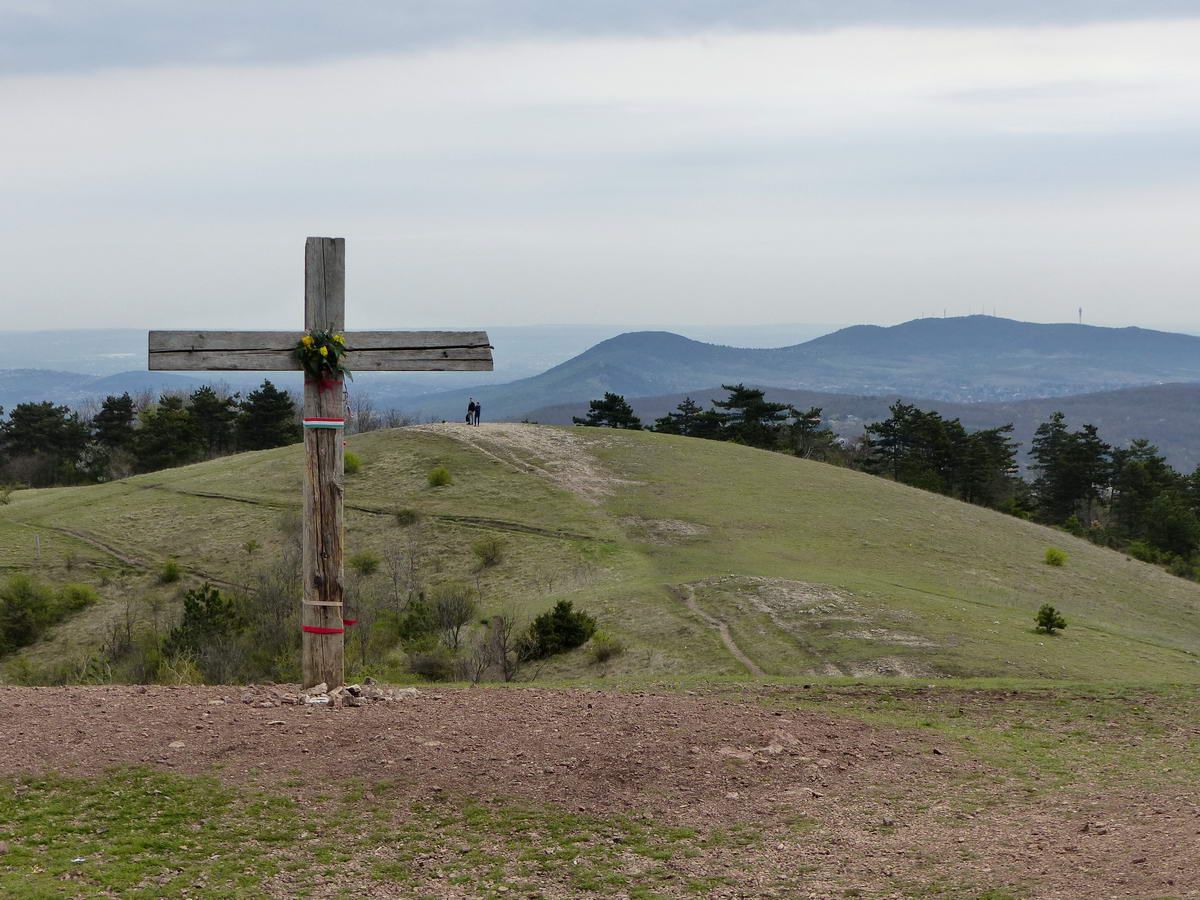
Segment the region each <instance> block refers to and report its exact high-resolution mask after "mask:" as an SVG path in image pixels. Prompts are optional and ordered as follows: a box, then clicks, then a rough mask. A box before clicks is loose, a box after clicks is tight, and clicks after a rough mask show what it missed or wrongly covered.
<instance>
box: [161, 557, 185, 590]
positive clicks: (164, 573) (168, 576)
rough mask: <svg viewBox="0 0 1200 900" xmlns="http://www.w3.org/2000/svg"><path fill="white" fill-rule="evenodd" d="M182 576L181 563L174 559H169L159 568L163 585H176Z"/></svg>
mask: <svg viewBox="0 0 1200 900" xmlns="http://www.w3.org/2000/svg"><path fill="white" fill-rule="evenodd" d="M182 575H183V570H182V569H181V568H179V563H178V562H176V561H175V560H173V559H168V560H167V561H166V562H165V563H163V564H162V565H161V566H159V567H158V580H159V581H160V582H161V583H162V584H174V583H175V582H176V581H178V580H179V579H180V577H181V576H182Z"/></svg>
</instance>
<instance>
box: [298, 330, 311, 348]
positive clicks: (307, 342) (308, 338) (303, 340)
mask: <svg viewBox="0 0 1200 900" xmlns="http://www.w3.org/2000/svg"><path fill="white" fill-rule="evenodd" d="M300 343H302V344H303V345H304V346H305V347H308V348H309V349H310V350H311V349H312V345H313V339H312V335H310V334H306V335H305V336H304V337H302V338H300Z"/></svg>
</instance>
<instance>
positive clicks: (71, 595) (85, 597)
mask: <svg viewBox="0 0 1200 900" xmlns="http://www.w3.org/2000/svg"><path fill="white" fill-rule="evenodd" d="M99 599H100V598H99V596H97V594H96V591H95V589H94V588H92V587H89V586H88V585H86V584H66V585H63V587H62V590H60V591H59V592H58V609H59V611H60V612H61V614H62V615H66V614H67V613H73V612H78V611H79V610H81V609H83V608H84V607H85V606H91V605H92V604H94V603H96V602H97V601H98V600H99Z"/></svg>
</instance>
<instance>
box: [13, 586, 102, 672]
mask: <svg viewBox="0 0 1200 900" xmlns="http://www.w3.org/2000/svg"><path fill="white" fill-rule="evenodd" d="M97 599H98V598H97V596H96V592H95V591H94V590H93V589H92V588H90V587H88V586H87V585H83V584H68V585H65V586H64V587H63V588H61V589H60V590H58V591H54V590H53V589H51V588H50V587H48V586H47V585H44V584H40V583H39V582H36V581H34V580H33V579H32V578H30V577H29V576H28V575H24V574H20V575H13V576H11V577H10V578H9V579H8V580H7V581H5V582H4V583H3V584H2V585H0V656H3V655H4V654H6V653H10V652H12V651H13V650H17V649H19V648H21V647H25V646H27V645H29V644H32V643H33V642H34V641H36V640H38V638H40V637H41V636H42V635H43V634H44V633H45V632H46V630H47V629H48V628H50V626H52V625H55V624H57V623H58V622H60V621H62V620H63V619H64V618H66V617H67V616H69V615H70V614H71V613H74V612H77V611H79V610H81V609H83V608H84V607H85V606H90V605H91V604H93V603H95V602H96V600H97Z"/></svg>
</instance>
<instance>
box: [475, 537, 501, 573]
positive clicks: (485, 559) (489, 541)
mask: <svg viewBox="0 0 1200 900" xmlns="http://www.w3.org/2000/svg"><path fill="white" fill-rule="evenodd" d="M503 550H504V545H503V544H502V543H501V542H500V539H499V538H498V537H496V536H495V535H491V534H489V535H488V536H487V537H482V538H480V539H479V540H477V541H476V542H475V543H473V544H472V545H471V552H472V553H474V554H475V558H476V559H478V560H479V565H480V567H481V568H484V569H487V568H490V567H491V566H494V565H496V563H498V562H500V557H501V556H502V555H503Z"/></svg>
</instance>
